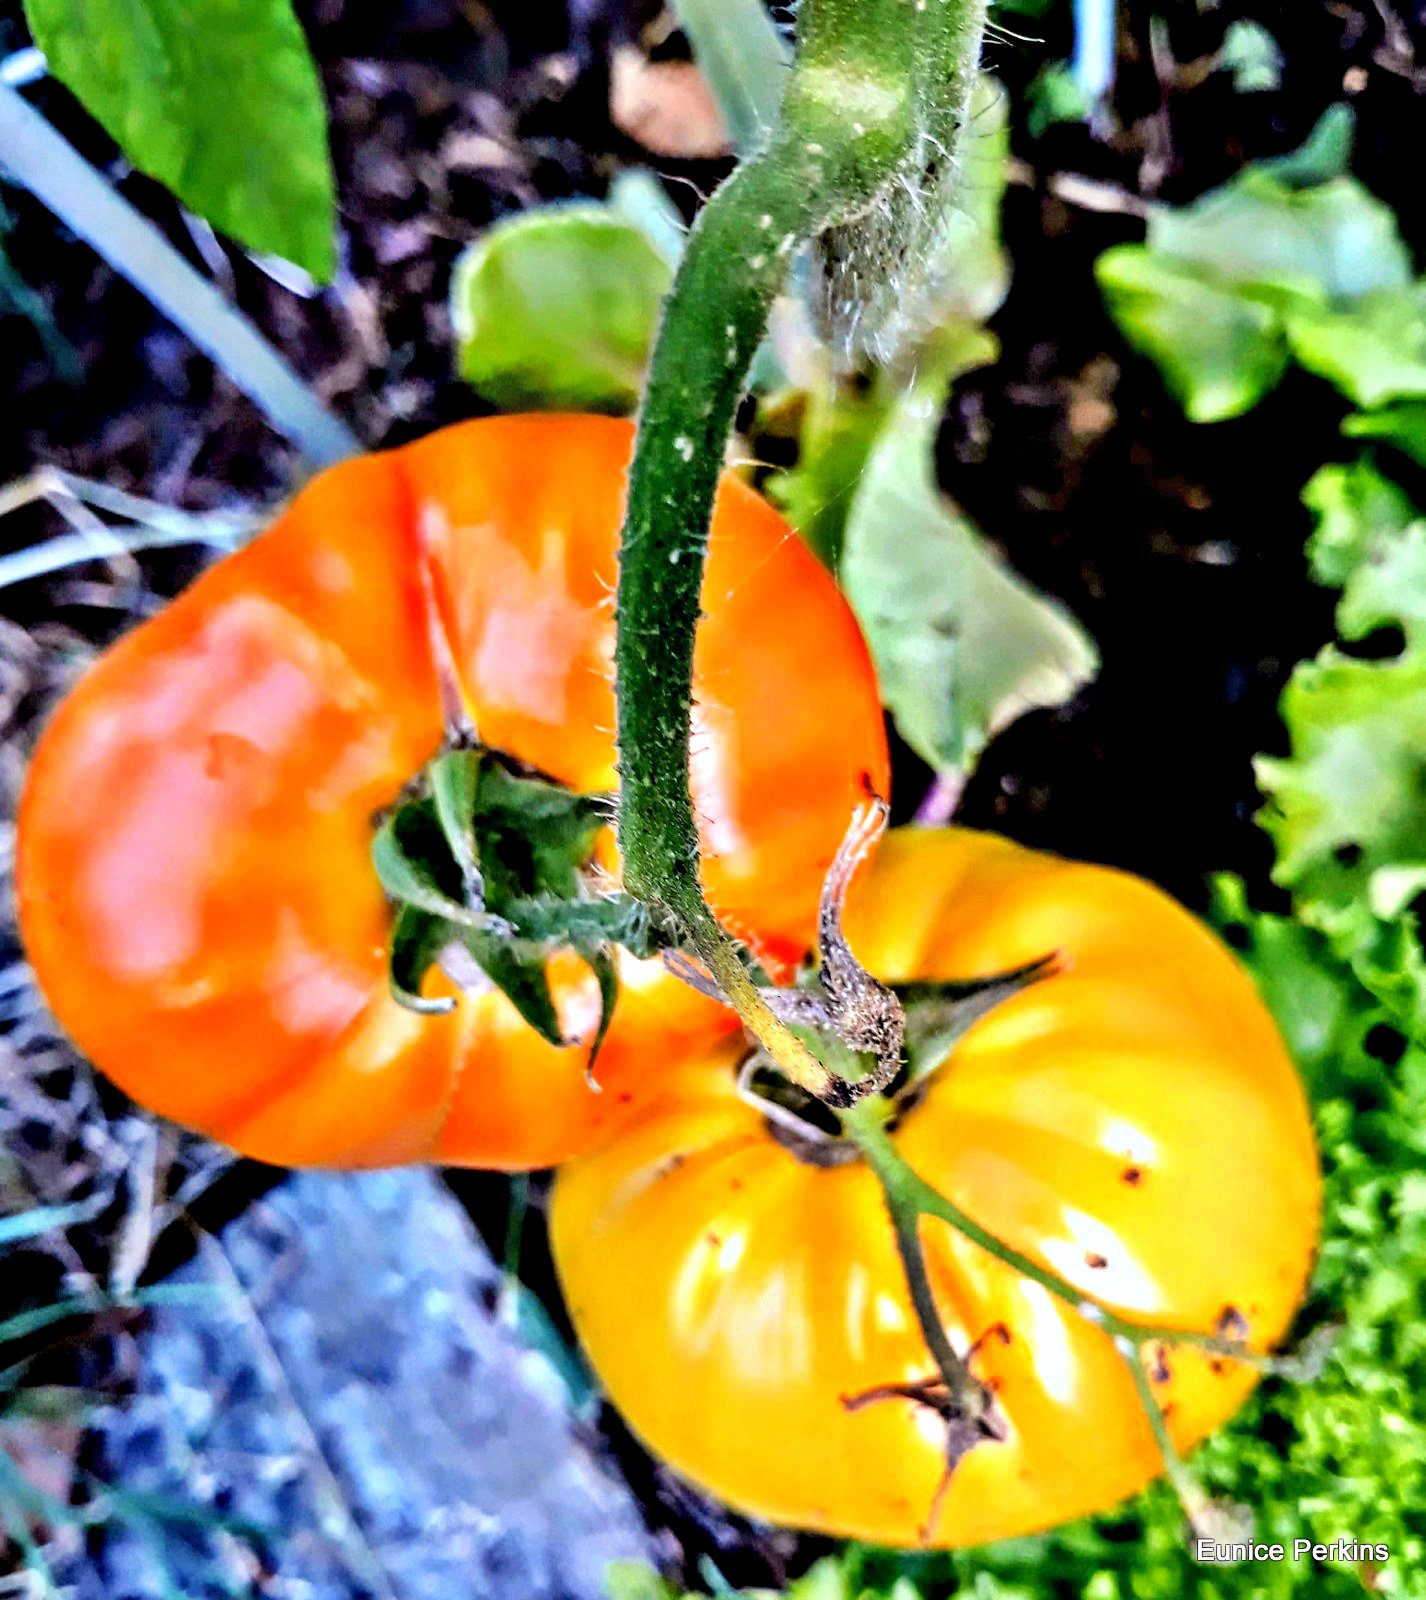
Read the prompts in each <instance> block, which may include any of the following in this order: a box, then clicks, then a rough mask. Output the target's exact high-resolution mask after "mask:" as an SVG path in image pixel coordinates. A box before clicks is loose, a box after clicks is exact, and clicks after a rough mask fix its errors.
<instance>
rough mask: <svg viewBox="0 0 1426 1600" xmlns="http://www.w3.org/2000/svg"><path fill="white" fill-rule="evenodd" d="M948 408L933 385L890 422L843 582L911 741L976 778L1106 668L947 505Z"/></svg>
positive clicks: (862, 487)
mask: <svg viewBox="0 0 1426 1600" xmlns="http://www.w3.org/2000/svg"><path fill="white" fill-rule="evenodd" d="M942 401H943V388H942V386H941V385H940V384H939V383H936V382H924V381H923V382H922V383H921V384H918V385H917V386H916V387H915V388H914V389H912V390H911V392H910V393H909V394H908V395H906V396H904V397H903V398H902V399H901V401H900V402H898V404H897V405H896V406H895V407H894V408H893V409H892V411H891V413H890V415H889V416H888V418H887V421H886V424H885V427H884V428H883V430H882V432H881V434H880V436H879V437H878V439H877V441H876V444H875V446H874V447H873V449H872V451H871V454H870V456H869V458H868V460H867V464H866V468H865V471H864V472H863V474H862V477H861V481H860V484H859V485H858V488H857V491H856V494H855V497H854V499H853V501H852V505H851V511H850V515H849V516H848V519H847V526H846V536H845V544H844V547H843V551H842V562H841V577H842V584H843V587H844V589H845V590H846V593H847V597H848V598H849V599H850V600H851V602H852V605H853V606H854V607H855V608H856V611H857V614H858V616H859V617H860V619H861V623H862V627H863V628H864V629H865V631H866V635H867V640H868V643H869V644H870V646H871V650H872V654H873V656H874V657H875V659H876V664H877V671H878V674H879V676H880V679H881V686H882V693H883V696H884V698H885V700H886V703H887V705H888V706H889V707H890V709H891V712H892V715H893V716H894V717H895V719H896V725H897V727H898V728H899V729H900V731H901V734H902V737H903V738H904V739H905V740H906V742H907V743H908V744H909V745H911V747H912V748H913V749H914V750H915V751H916V752H917V753H918V754H919V755H921V756H922V757H923V758H924V759H925V760H927V761H929V762H930V763H931V764H932V765H933V766H935V767H938V768H940V769H942V770H946V771H956V772H968V771H969V770H970V769H971V768H972V767H973V766H974V765H975V762H976V760H977V758H978V757H979V755H980V752H981V751H982V750H983V749H984V747H985V745H986V743H987V742H988V740H989V739H990V738H991V737H993V736H994V734H995V733H997V732H998V731H999V730H1000V729H1001V728H1003V727H1005V726H1006V725H1007V724H1009V723H1010V722H1013V721H1014V720H1015V719H1016V718H1017V717H1019V716H1020V715H1021V714H1022V713H1023V712H1025V711H1029V710H1031V709H1033V708H1035V707H1042V706H1056V705H1060V704H1062V703H1063V702H1064V701H1065V700H1067V699H1069V698H1070V696H1071V695H1073V694H1074V693H1075V692H1076V691H1077V690H1078V689H1079V688H1080V687H1081V686H1082V685H1083V684H1084V683H1086V682H1087V681H1088V680H1089V678H1090V677H1092V676H1093V674H1094V672H1095V671H1096V669H1097V667H1098V654H1097V652H1096V650H1095V647H1094V644H1093V641H1092V640H1091V639H1090V638H1089V636H1088V634H1086V633H1085V631H1084V629H1083V628H1081V627H1080V625H1079V624H1078V623H1077V622H1076V621H1074V619H1073V618H1071V617H1070V616H1068V615H1067V614H1066V613H1065V612H1063V611H1062V610H1061V609H1060V608H1059V607H1058V606H1056V605H1055V604H1054V603H1053V602H1052V601H1050V600H1048V599H1046V597H1045V596H1043V595H1041V594H1039V593H1038V592H1037V591H1036V590H1034V589H1033V588H1031V586H1030V585H1029V584H1028V583H1026V582H1025V581H1024V579H1022V578H1020V577H1019V576H1017V575H1016V573H1014V572H1013V571H1012V570H1011V569H1010V568H1009V567H1008V566H1007V565H1006V564H1005V562H1004V561H1003V560H1001V558H1000V557H999V556H997V555H996V554H995V553H994V551H993V550H992V549H991V548H990V546H989V545H988V544H987V543H986V541H985V539H984V538H983V537H982V535H981V534H980V533H979V532H978V531H977V529H976V528H975V527H974V526H973V524H972V523H971V522H970V520H969V519H968V518H967V517H966V516H965V515H964V513H963V512H961V511H960V510H959V509H958V508H957V507H956V506H955V505H953V504H952V503H951V502H950V501H949V500H948V499H947V498H946V497H945V495H943V494H942V492H941V490H940V488H939V486H938V484H937V483H936V478H935V469H934V445H935V437H936V428H937V425H938V423H939V420H940V415H941V409H942Z"/></svg>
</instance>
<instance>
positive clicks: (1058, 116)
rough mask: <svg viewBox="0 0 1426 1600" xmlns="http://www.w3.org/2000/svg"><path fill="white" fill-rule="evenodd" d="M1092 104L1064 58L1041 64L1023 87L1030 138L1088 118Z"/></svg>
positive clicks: (1026, 122)
mask: <svg viewBox="0 0 1426 1600" xmlns="http://www.w3.org/2000/svg"><path fill="white" fill-rule="evenodd" d="M1093 109H1094V106H1093V105H1092V103H1091V102H1090V98H1089V96H1088V95H1087V94H1085V92H1084V90H1083V89H1082V88H1080V85H1079V79H1078V78H1076V77H1075V75H1074V68H1073V67H1072V66H1071V65H1070V64H1069V62H1068V61H1052V62H1051V63H1050V64H1049V65H1048V66H1046V67H1041V69H1040V70H1039V72H1038V73H1036V75H1035V76H1034V77H1033V78H1032V79H1031V80H1030V86H1029V87H1028V88H1027V89H1026V91H1025V127H1026V131H1027V132H1028V133H1029V135H1030V137H1031V138H1032V139H1040V138H1043V137H1044V135H1045V134H1046V133H1048V132H1049V130H1050V129H1051V128H1053V127H1056V126H1058V125H1059V124H1060V123H1064V122H1088V121H1089V114H1090V112H1091V111H1093Z"/></svg>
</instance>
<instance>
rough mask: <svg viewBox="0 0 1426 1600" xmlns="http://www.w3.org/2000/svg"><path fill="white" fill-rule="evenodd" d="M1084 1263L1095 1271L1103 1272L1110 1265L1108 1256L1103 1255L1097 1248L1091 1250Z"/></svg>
mask: <svg viewBox="0 0 1426 1600" xmlns="http://www.w3.org/2000/svg"><path fill="white" fill-rule="evenodd" d="M1084 1264H1085V1266H1087V1267H1092V1268H1093V1269H1094V1271H1095V1272H1102V1271H1103V1270H1104V1269H1105V1267H1107V1266H1108V1265H1109V1258H1108V1256H1102V1255H1100V1254H1099V1252H1098V1251H1097V1250H1091V1251H1090V1252H1089V1254H1088V1255H1086V1256H1085V1258H1084Z"/></svg>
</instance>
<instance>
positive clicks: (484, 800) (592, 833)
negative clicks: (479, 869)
mask: <svg viewBox="0 0 1426 1600" xmlns="http://www.w3.org/2000/svg"><path fill="white" fill-rule="evenodd" d="M476 812H477V817H476V820H477V828H478V830H479V833H480V834H481V836H482V837H484V838H487V839H488V842H487V843H485V844H483V845H482V848H481V851H480V858H481V861H482V862H483V863H485V865H486V869H487V877H488V879H489V878H490V877H491V876H492V875H493V874H495V873H496V872H497V871H499V873H500V887H499V892H498V894H497V895H496V898H495V899H493V900H492V902H491V909H493V910H499V909H501V908H500V906H499V904H498V900H499V899H500V898H503V897H506V896H526V895H556V896H560V897H563V898H569V897H571V896H574V895H575V894H577V893H578V891H579V875H580V872H581V870H582V869H583V868H584V866H585V865H586V864H587V863H588V861H589V858H590V856H591V855H592V854H593V852H594V846H595V843H596V841H597V840H598V838H599V835H600V834H601V833H602V832H603V831H604V829H605V828H607V827H608V826H609V823H610V821H611V812H610V809H609V797H608V796H607V795H598V794H576V793H574V792H573V791H572V790H569V789H565V788H564V787H562V786H561V785H560V784H556V783H549V782H547V781H546V780H545V779H543V778H517V777H515V776H513V775H512V774H511V773H509V772H507V771H506V770H505V769H504V767H502V766H501V765H500V764H499V763H498V762H494V761H487V762H486V763H485V764H484V766H483V767H482V768H481V777H480V792H479V797H478V799H477V802H476ZM513 840H519V841H521V848H520V849H519V850H512V849H511V848H510V846H511V842H512V841H513ZM488 892H490V893H495V891H494V889H493V886H490V885H488Z"/></svg>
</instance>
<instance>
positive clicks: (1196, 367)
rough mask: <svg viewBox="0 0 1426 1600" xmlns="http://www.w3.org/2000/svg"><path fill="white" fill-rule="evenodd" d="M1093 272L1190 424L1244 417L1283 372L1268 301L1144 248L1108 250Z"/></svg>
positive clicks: (1282, 350) (1275, 314) (1279, 330)
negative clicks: (1156, 368)
mask: <svg viewBox="0 0 1426 1600" xmlns="http://www.w3.org/2000/svg"><path fill="white" fill-rule="evenodd" d="M1094 272H1095V277H1096V279H1097V280H1098V283H1099V288H1100V292H1101V293H1102V294H1103V296H1104V302H1105V305H1106V306H1107V307H1108V310H1109V314H1110V316H1112V317H1113V318H1114V320H1115V322H1116V323H1117V324H1118V325H1119V330H1120V332H1121V333H1122V334H1123V335H1124V337H1125V338H1126V339H1127V340H1128V342H1129V343H1130V345H1132V346H1133V348H1134V349H1135V350H1137V351H1138V352H1139V353H1140V354H1141V355H1146V356H1148V357H1149V359H1150V360H1151V361H1152V362H1153V363H1154V365H1155V366H1157V367H1158V369H1159V372H1160V373H1161V374H1162V376H1163V380H1164V383H1165V385H1166V386H1167V388H1168V390H1169V392H1170V393H1171V394H1172V395H1174V397H1175V398H1176V399H1177V400H1178V402H1179V404H1180V405H1181V406H1182V407H1183V409H1184V413H1185V415H1186V416H1187V417H1188V418H1189V420H1190V421H1192V422H1220V421H1222V420H1223V419H1225V418H1227V417H1236V416H1241V415H1242V413H1243V412H1245V411H1249V410H1251V409H1252V408H1253V407H1254V406H1255V405H1257V403H1258V401H1259V400H1261V399H1262V397H1263V396H1264V395H1265V394H1267V393H1268V392H1269V391H1270V390H1272V389H1275V388H1276V387H1277V385H1278V383H1279V382H1280V381H1281V379H1282V375H1283V373H1284V372H1285V371H1286V370H1287V361H1288V350H1287V337H1286V334H1285V332H1284V329H1283V325H1282V318H1281V316H1280V314H1279V311H1278V308H1277V306H1276V305H1275V304H1274V303H1273V301H1272V300H1271V299H1270V298H1267V297H1262V298H1259V297H1256V296H1253V295H1250V294H1245V293H1243V292H1242V291H1241V289H1240V288H1239V287H1238V286H1237V285H1235V284H1232V283H1228V282H1224V281H1222V280H1219V279H1216V278H1215V277H1214V276H1213V275H1212V274H1211V273H1210V272H1208V271H1205V270H1204V269H1203V268H1202V267H1199V266H1195V265H1192V264H1189V263H1185V262H1180V261H1175V260H1172V259H1171V258H1169V257H1167V256H1164V255H1161V254H1159V253H1157V252H1155V251H1154V250H1153V249H1151V248H1150V247H1149V246H1147V245H1138V244H1125V245H1118V246H1116V247H1115V248H1113V249H1111V250H1106V251H1105V253H1104V254H1103V255H1102V256H1100V257H1099V259H1098V261H1096V262H1095V266H1094Z"/></svg>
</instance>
